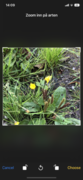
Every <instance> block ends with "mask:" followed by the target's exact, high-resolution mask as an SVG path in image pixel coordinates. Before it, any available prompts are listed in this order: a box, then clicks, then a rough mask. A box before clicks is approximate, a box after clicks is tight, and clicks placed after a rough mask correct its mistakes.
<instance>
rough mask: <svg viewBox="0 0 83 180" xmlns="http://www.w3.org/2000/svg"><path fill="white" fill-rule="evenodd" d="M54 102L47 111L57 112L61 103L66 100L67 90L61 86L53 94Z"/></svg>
mask: <svg viewBox="0 0 83 180" xmlns="http://www.w3.org/2000/svg"><path fill="white" fill-rule="evenodd" d="M53 97H54V101H53V103H52V104H50V105H49V106H48V108H47V110H50V111H55V110H56V108H58V106H59V104H60V102H61V101H62V99H63V98H65V99H66V88H65V87H61V86H59V87H58V88H57V89H56V90H55V91H54V93H53ZM64 104H65V102H63V104H62V105H64Z"/></svg>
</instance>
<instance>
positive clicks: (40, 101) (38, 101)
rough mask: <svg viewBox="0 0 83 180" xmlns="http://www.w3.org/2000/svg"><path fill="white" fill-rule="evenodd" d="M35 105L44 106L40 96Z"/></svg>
mask: <svg viewBox="0 0 83 180" xmlns="http://www.w3.org/2000/svg"><path fill="white" fill-rule="evenodd" d="M37 103H38V104H40V105H44V100H43V97H42V96H40V97H39V98H38V100H37Z"/></svg>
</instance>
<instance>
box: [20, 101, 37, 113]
mask: <svg viewBox="0 0 83 180" xmlns="http://www.w3.org/2000/svg"><path fill="white" fill-rule="evenodd" d="M23 106H24V107H26V108H27V109H28V110H29V111H30V112H38V111H39V110H40V106H39V105H38V104H36V103H34V102H25V103H24V104H23ZM25 114H27V113H25Z"/></svg>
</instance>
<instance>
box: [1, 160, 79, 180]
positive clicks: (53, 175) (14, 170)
mask: <svg viewBox="0 0 83 180" xmlns="http://www.w3.org/2000/svg"><path fill="white" fill-rule="evenodd" d="M1 170H2V177H3V178H2V180H5V179H8V180H10V179H12V178H14V179H15V180H17V179H22V180H35V179H36V180H39V179H41V180H46V179H48V180H52V179H55V180H56V179H57V180H58V179H71V180H72V179H73V177H74V178H75V180H76V179H78V178H79V179H80V177H81V174H82V164H80V163H77V164H74V163H57V162H55V163H41V162H40V163H28V162H25V163H20V164H19V163H3V164H2V165H1Z"/></svg>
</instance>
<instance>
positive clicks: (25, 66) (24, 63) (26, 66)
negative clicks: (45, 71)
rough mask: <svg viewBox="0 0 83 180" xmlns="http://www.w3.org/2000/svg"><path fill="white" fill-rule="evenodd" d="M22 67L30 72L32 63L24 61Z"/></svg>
mask: <svg viewBox="0 0 83 180" xmlns="http://www.w3.org/2000/svg"><path fill="white" fill-rule="evenodd" d="M20 66H21V68H22V69H23V70H25V71H27V72H28V73H29V72H30V70H29V68H30V64H29V62H28V63H27V61H25V62H23V63H21V64H20Z"/></svg>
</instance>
